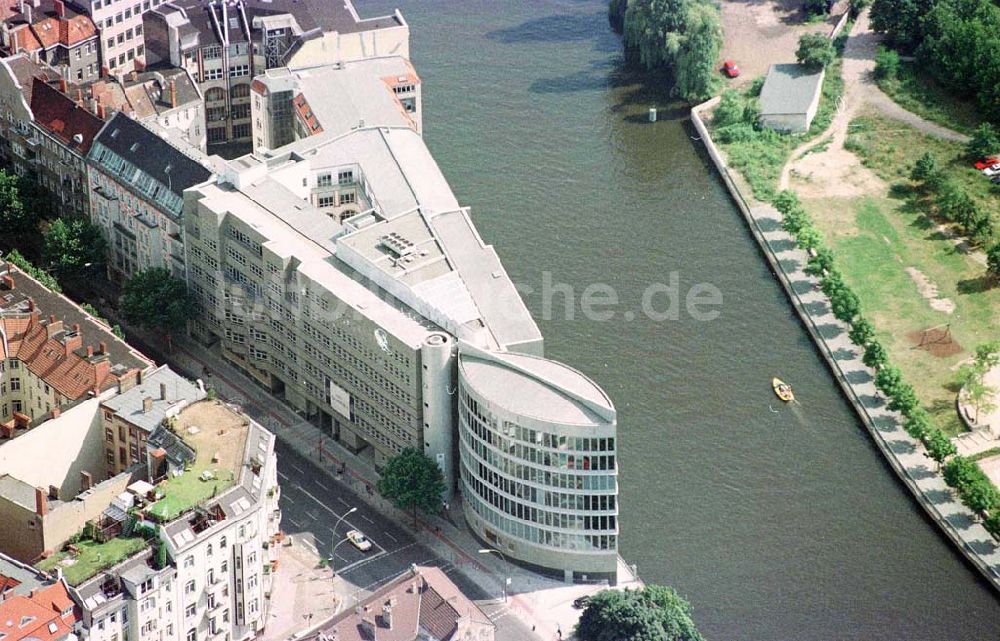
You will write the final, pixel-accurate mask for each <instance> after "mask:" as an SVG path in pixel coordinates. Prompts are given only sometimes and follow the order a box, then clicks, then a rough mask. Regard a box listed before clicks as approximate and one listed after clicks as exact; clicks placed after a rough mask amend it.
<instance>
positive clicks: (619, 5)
mask: <svg viewBox="0 0 1000 641" xmlns="http://www.w3.org/2000/svg"><path fill="white" fill-rule="evenodd" d="M626 7H628V0H611V2H609V3H608V22H609V23H610V24H611V30H612V31H614V32H615V33H619V34H620V33H622V31H623V30H624V29H625V9H626Z"/></svg>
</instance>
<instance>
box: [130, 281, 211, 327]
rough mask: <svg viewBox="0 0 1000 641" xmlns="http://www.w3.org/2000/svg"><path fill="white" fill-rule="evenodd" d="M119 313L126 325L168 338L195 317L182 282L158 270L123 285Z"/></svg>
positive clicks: (185, 286)
mask: <svg viewBox="0 0 1000 641" xmlns="http://www.w3.org/2000/svg"><path fill="white" fill-rule="evenodd" d="M121 310H122V313H123V314H124V315H125V320H127V321H128V322H130V323H135V324H137V325H141V326H142V327H145V328H147V329H156V330H159V331H163V332H165V333H166V334H167V335H168V336H169V335H170V334H171V333H172V332H173V331H175V330H176V329H177V328H184V327H186V326H187V321H188V319H189V318H191V317H192V316H193V315H194V313H195V307H194V300H193V299H192V298H191V295H190V294H189V293H188V290H187V285H185V284H184V281H182V280H179V279H177V278H174V277H173V275H172V274H171V273H170V272H169V271H168V270H166V269H163V268H160V267H155V268H153V269H147V270H146V271H142V272H138V273H136V274H135V275H134V276H132V278H130V279H129V280H128V281H127V282H126V283H125V286H124V287H123V288H122V300H121Z"/></svg>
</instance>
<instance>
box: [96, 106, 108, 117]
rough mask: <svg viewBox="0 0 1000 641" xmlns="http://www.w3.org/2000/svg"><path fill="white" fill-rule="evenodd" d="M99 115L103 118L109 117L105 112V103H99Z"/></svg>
mask: <svg viewBox="0 0 1000 641" xmlns="http://www.w3.org/2000/svg"><path fill="white" fill-rule="evenodd" d="M97 117H98V118H100V119H101V120H105V119H107V115H106V114H105V113H104V105H102V104H100V103H98V105H97Z"/></svg>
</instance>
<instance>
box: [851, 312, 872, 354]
mask: <svg viewBox="0 0 1000 641" xmlns="http://www.w3.org/2000/svg"><path fill="white" fill-rule="evenodd" d="M847 336H848V338H850V339H851V342H852V343H854V344H855V345H857V346H858V347H864V346H865V345H867V344H868V343H869V342H871V340H872V339H873V338H875V328H874V327H873V326H872V324H871V323H870V322H868V319H866V318H862V317H858V318H855V319H854V321H853V322H852V323H851V329H850V331H849V332H848V333H847Z"/></svg>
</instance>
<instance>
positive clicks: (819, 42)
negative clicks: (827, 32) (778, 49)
mask: <svg viewBox="0 0 1000 641" xmlns="http://www.w3.org/2000/svg"><path fill="white" fill-rule="evenodd" d="M836 57H837V52H836V51H835V50H834V48H833V42H831V41H830V39H829V38H827V37H826V36H824V35H823V34H821V33H807V34H804V35H803V36H802V37H801V38H799V48H798V49H796V51H795V58H796V60H798V61H799V63H801V64H803V65H805V66H806V67H809V68H810V69H815V70H817V71H818V70H820V69H823V68H825V67H827V66H829V65H830V63H832V62H833V60H834V58H836Z"/></svg>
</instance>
